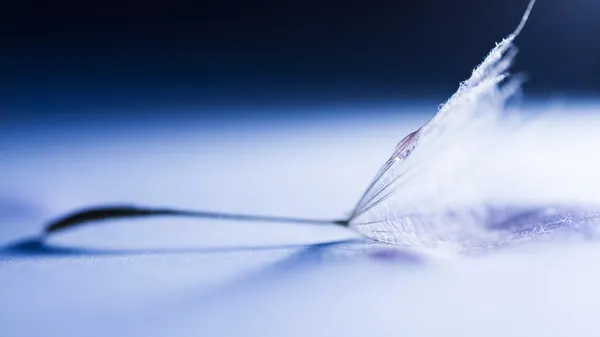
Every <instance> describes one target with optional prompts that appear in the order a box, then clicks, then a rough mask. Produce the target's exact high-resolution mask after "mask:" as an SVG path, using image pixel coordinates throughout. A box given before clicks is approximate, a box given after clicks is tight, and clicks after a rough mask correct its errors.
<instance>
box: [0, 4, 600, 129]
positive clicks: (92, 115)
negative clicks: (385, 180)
mask: <svg viewBox="0 0 600 337" xmlns="http://www.w3.org/2000/svg"><path fill="white" fill-rule="evenodd" d="M527 2H528V1H527V0H503V1H479V0H456V1H445V0H422V1H405V0H370V1H361V0H345V1H337V0H323V1H290V0H278V1H268V0H265V1H242V0H229V1H192V0H172V1H158V0H146V1H138V0H129V1H112V0H106V1H70V0H67V1H65V0H62V1H53V2H42V1H31V0H23V1H5V2H2V4H1V5H0V45H1V46H2V48H1V51H0V109H1V110H0V111H1V117H0V118H1V122H0V125H1V124H4V125H8V122H11V121H12V122H15V121H21V122H23V121H25V122H27V123H36V122H40V123H48V122H49V121H56V120H57V119H60V120H62V121H65V120H81V121H90V120H102V121H105V122H106V121H111V120H112V121H115V122H116V121H120V120H125V119H135V120H145V119H149V120H151V119H155V118H156V117H157V116H165V114H167V113H166V112H165V111H166V110H165V109H167V110H168V111H169V112H168V119H177V118H183V117H184V118H186V119H187V118H190V117H191V118H197V117H223V116H227V117H228V118H230V117H243V116H244V115H245V116H246V117H256V116H257V115H259V114H262V115H268V116H273V115H279V116H284V117H285V116H287V115H289V114H293V113H294V111H296V112H295V113H296V114H300V115H302V116H306V117H308V116H310V115H311V112H310V111H311V110H310V109H308V110H307V109H302V110H288V109H281V108H282V107H315V106H319V107H321V106H344V105H346V106H352V105H355V106H356V105H357V104H363V105H364V104H367V105H368V106H373V105H375V106H379V105H381V104H397V103H399V102H400V103H405V102H415V101H428V102H434V103H436V104H437V103H441V102H443V101H444V100H445V99H447V98H448V97H449V95H450V94H452V93H453V92H454V91H455V90H456V88H457V86H458V84H459V82H460V81H462V80H464V79H466V78H467V77H468V76H469V74H470V71H471V70H472V68H473V67H474V66H475V65H477V64H478V63H479V62H480V61H481V60H482V59H483V57H484V56H485V55H486V54H487V52H488V51H489V50H490V49H491V48H492V47H493V46H494V42H498V41H500V40H501V39H502V38H503V37H504V36H506V35H507V34H509V33H510V32H511V31H512V30H513V29H514V28H515V27H516V25H517V24H518V22H519V19H520V17H521V15H522V14H523V12H524V10H525V7H526V6H527ZM599 11H600V4H598V2H597V1H595V0H572V1H568V2H567V1H558V0H540V1H539V3H538V4H537V5H536V8H535V10H534V15H532V17H531V19H530V21H529V23H528V25H527V27H526V29H525V30H524V31H523V33H522V35H521V36H520V37H519V39H518V41H517V45H518V47H519V48H520V51H521V52H520V54H519V56H518V58H517V64H516V65H515V71H517V72H521V71H524V73H525V74H526V75H527V76H528V77H529V78H530V79H531V80H530V81H529V82H528V83H527V84H526V87H525V90H526V92H527V94H528V95H529V96H530V97H534V98H539V99H546V98H551V97H559V98H564V97H571V98H575V99H582V98H586V99H588V98H594V97H596V96H597V95H598V93H599V92H600V65H599V62H598V60H600V44H599V43H596V39H595V37H596V36H598V34H599V33H600V21H598V20H597V15H598V12H599ZM434 106H435V105H434ZM434 106H433V107H434ZM272 107H275V109H271V108H272ZM255 108H260V109H255ZM299 111H301V113H299ZM352 112H355V111H353V110H352V109H349V111H348V113H352ZM363 112H364V111H363ZM323 113H324V112H323V111H319V113H318V114H323ZM338 113H339V112H338ZM369 113H370V114H372V113H373V111H370V112H369ZM230 121H233V120H231V119H230Z"/></svg>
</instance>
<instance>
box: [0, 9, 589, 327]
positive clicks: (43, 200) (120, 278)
mask: <svg viewBox="0 0 600 337" xmlns="http://www.w3.org/2000/svg"><path fill="white" fill-rule="evenodd" d="M526 6H527V1H526V0H495V1H492V0H487V1H482V0H479V1H475V0H467V1H465V0H456V1H445V0H438V1H433V0H431V1H427V0H423V1H402V0H395V1H391V0H390V1H380V0H371V1H368V2H367V1H365V2H359V1H352V0H350V1H335V2H334V1H319V2H317V1H314V2H309V1H295V2H292V1H285V0H281V1H258V0H257V1H246V2H244V1H215V2H212V3H208V2H202V1H177V0H174V1H164V2H157V1H118V2H117V1H101V2H90V1H72V2H71V1H68V2H65V1H54V2H45V3H42V2H41V1H40V2H37V1H26V0H23V1H10V2H8V1H5V2H3V3H2V4H0V35H1V36H0V39H1V40H0V336H2V337H13V336H19V337H21V336H32V337H33V336H36V337H37V336H98V337H104V336H118V335H128V336H138V335H141V336H157V337H158V336H160V337H162V336H169V337H171V336H249V337H250V336H257V337H266V336H273V337H279V336H298V337H300V336H302V337H304V336H345V337H351V336H357V337H362V336H374V335H378V336H410V337H417V336H423V337H429V336H442V335H445V336H474V337H475V336H477V337H479V336H498V337H500V336H502V337H505V336H586V335H590V336H595V335H597V333H596V332H597V312H598V310H597V306H598V303H600V292H598V291H597V288H598V284H599V283H600V273H598V272H597V268H594V266H595V264H596V263H597V261H598V258H599V257H600V250H598V247H596V244H593V243H592V244H583V243H582V242H581V241H577V240H573V242H575V244H571V245H568V244H562V243H563V242H561V243H557V244H555V245H551V244H549V245H542V244H540V245H535V244H532V245H524V246H522V247H521V246H519V247H515V248H514V249H508V250H505V251H498V252H494V253H493V254H489V255H485V256H480V257H477V258H464V257H457V256H455V255H453V254H451V253H448V254H445V253H447V252H444V251H441V252H436V254H437V255H436V254H434V256H429V255H426V254H421V253H420V252H418V251H414V250H410V251H409V250H406V249H405V248H401V247H396V246H389V245H384V244H379V243H374V242H369V241H365V240H363V239H361V237H360V236H359V235H358V234H356V233H355V232H353V231H349V230H345V229H343V228H337V227H333V226H297V225H284V224H261V223H256V224H248V223H239V222H218V221H214V220H210V219H207V220H190V219H173V218H156V219H151V220H149V219H142V220H123V221H115V222H108V223H106V224H104V225H102V226H89V227H85V228H82V229H80V230H74V231H69V232H66V233H61V234H58V235H56V236H53V237H50V238H49V239H48V240H47V241H45V242H46V243H47V245H40V244H39V242H37V241H32V239H35V238H36V237H37V235H39V233H40V231H41V230H42V229H43V227H44V224H45V223H47V221H48V220H49V219H53V218H55V217H58V216H60V215H62V214H64V213H66V212H70V211H72V210H74V209H78V208H80V207H87V206H90V205H97V204H106V203H126V204H130V203H133V204H143V205H150V206H162V207H176V208H194V209H206V210H214V211H223V212H234V213H237V212H239V213H250V214H270V215H275V216H296V217H309V218H324V219H337V218H340V217H344V216H345V215H347V214H348V212H349V211H350V210H351V208H352V206H353V205H354V204H355V203H356V201H357V199H358V198H359V196H360V195H361V193H362V192H363V191H364V188H365V186H366V185H367V184H368V183H369V181H370V180H371V178H372V176H373V174H374V173H375V172H376V170H377V169H378V168H379V166H380V165H381V164H382V163H383V162H384V161H385V160H386V159H387V158H388V156H389V155H390V153H391V152H392V150H393V148H394V146H395V144H396V143H397V142H398V141H399V140H400V139H402V138H403V137H404V136H405V135H406V134H408V133H409V132H412V131H414V130H415V129H416V128H418V127H419V126H421V125H422V124H423V123H424V122H425V121H427V120H428V119H429V118H431V116H432V115H433V114H434V113H435V111H436V108H437V106H438V104H439V103H441V102H443V101H445V100H446V99H447V98H448V97H449V96H450V95H451V94H452V93H454V91H455V90H456V88H457V87H458V84H459V82H460V81H462V80H465V79H466V78H468V77H469V75H470V72H471V70H472V69H473V67H475V66H476V65H477V64H478V63H479V62H481V61H482V60H483V58H484V56H485V55H486V54H487V53H488V52H489V51H490V49H492V47H493V46H494V42H497V41H500V40H501V39H502V37H504V36H506V35H508V34H509V33H510V32H511V31H512V29H514V27H516V25H517V24H518V22H519V20H520V18H521V15H522V13H523V12H524V10H525V8H526ZM598 17H600V3H598V1H597V0H571V1H566V0H539V1H538V3H537V4H536V6H535V8H534V11H533V13H532V16H531V18H530V21H529V23H528V24H527V26H526V27H525V29H524V31H523V33H522V35H521V36H520V37H519V38H518V40H517V42H516V44H517V46H518V47H519V48H520V50H521V52H520V54H519V55H518V56H517V60H516V64H515V71H517V72H520V71H524V72H525V73H526V74H527V75H528V76H529V77H530V78H531V80H530V81H529V82H527V83H526V85H525V93H526V96H525V103H526V106H527V109H529V108H531V109H533V110H537V109H538V108H539V110H542V111H549V112H551V113H549V114H547V115H543V118H540V119H539V120H537V121H536V123H532V124H533V125H532V127H531V128H530V129H527V132H523V133H521V134H520V136H519V137H515V138H512V139H511V140H510V141H507V143H509V146H508V147H507V151H506V152H505V153H504V154H505V155H506V156H505V157H502V156H500V159H498V160H497V162H500V164H502V165H499V166H498V167H495V168H494V170H492V172H491V173H490V174H491V177H492V178H491V179H490V184H491V185H495V186H500V187H503V188H506V189H508V190H509V192H511V193H512V195H513V196H522V195H523V194H526V193H525V192H527V193H530V192H531V193H533V194H535V193H538V194H539V195H542V196H546V193H548V194H551V195H553V196H556V195H557V194H558V195H559V197H563V199H561V200H564V199H565V197H566V198H567V199H568V197H571V196H579V197H588V199H587V200H594V201H595V202H597V203H596V204H598V203H600V199H599V198H598V193H597V191H598V190H599V189H600V179H598V175H597V172H598V171H599V170H600V161H598V160H596V159H597V156H596V155H595V153H596V149H597V148H600V137H598V132H597V130H600V119H599V118H598V117H599V115H598V111H600V108H599V106H598V103H597V98H598V95H599V94H600V82H599V81H600V67H599V65H598V60H600V43H598V41H599V37H600V21H599V20H598ZM557 102H558V103H560V104H555V103H557ZM502 158H504V159H506V160H502ZM490 162H491V164H490V166H494V165H493V164H494V161H490ZM475 164H479V163H475ZM488 164H489V163H488ZM474 166H477V165H474ZM503 174H504V175H503ZM511 174H513V175H512V176H511ZM511 179H512V180H511ZM506 182H508V183H506ZM522 192H523V193H522ZM563 192H568V193H563ZM569 193H570V194H569ZM570 201H572V200H570ZM568 238H569V237H567V239H568ZM573 242H571V243H573Z"/></svg>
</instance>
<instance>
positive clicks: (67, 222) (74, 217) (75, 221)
mask: <svg viewBox="0 0 600 337" xmlns="http://www.w3.org/2000/svg"><path fill="white" fill-rule="evenodd" d="M154 216H174V217H188V218H200V219H216V220H233V221H246V222H247V221H251V222H287V223H296V224H307V225H323V224H333V225H338V226H343V227H346V226H348V223H349V221H348V220H319V219H303V218H288V217H278V216H268V215H248V214H232V213H219V212H207V211H196V210H178V209H170V208H152V207H139V206H99V207H94V208H88V209H83V210H79V211H75V212H73V213H70V214H68V215H66V216H65V217H62V218H59V219H57V220H54V221H52V222H50V223H49V224H48V225H47V226H46V228H45V229H44V234H45V235H50V234H52V233H55V232H58V231H63V230H67V229H71V228H74V227H79V226H82V225H85V224H89V223H92V222H98V221H107V220H116V219H123V218H143V217H154Z"/></svg>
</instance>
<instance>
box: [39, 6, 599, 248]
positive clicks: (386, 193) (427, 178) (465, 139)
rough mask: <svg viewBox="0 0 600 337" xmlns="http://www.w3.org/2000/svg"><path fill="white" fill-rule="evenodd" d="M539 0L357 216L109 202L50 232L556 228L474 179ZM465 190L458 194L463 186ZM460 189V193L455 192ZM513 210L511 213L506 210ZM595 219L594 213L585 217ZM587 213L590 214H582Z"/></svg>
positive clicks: (372, 234) (436, 243) (488, 242)
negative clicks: (489, 201) (475, 185)
mask: <svg viewBox="0 0 600 337" xmlns="http://www.w3.org/2000/svg"><path fill="white" fill-rule="evenodd" d="M535 1H536V0H531V1H530V3H529V5H528V7H527V9H526V11H525V14H524V15H523V17H522V19H521V22H520V23H519V25H518V26H517V28H516V29H515V30H514V32H513V33H511V34H510V35H508V36H507V37H506V38H504V39H503V40H502V41H501V42H500V43H496V45H495V47H494V48H493V49H492V50H491V52H490V53H489V54H488V55H487V57H486V58H485V59H484V60H483V62H482V63H481V64H480V65H479V66H477V67H476V68H475V69H474V70H473V72H472V74H471V77H470V78H469V79H467V80H466V81H464V82H462V83H461V84H460V85H459V88H458V90H457V92H456V93H455V94H454V95H452V96H451V97H450V98H449V99H448V101H446V102H445V103H443V104H441V105H440V106H439V110H438V112H437V114H436V115H434V116H433V118H431V119H430V120H429V122H427V123H426V124H425V125H423V126H422V127H421V128H419V129H418V130H416V131H415V132H413V133H411V134H409V135H407V136H406V137H404V138H403V139H402V141H400V142H399V143H398V145H397V146H396V148H395V149H394V151H393V153H392V155H391V156H390V158H389V159H388V160H387V161H386V162H385V163H384V165H383V166H382V167H381V169H380V170H379V171H378V173H377V174H376V175H375V177H374V179H373V180H372V182H371V183H370V184H369V186H368V187H367V189H366V190H365V192H364V194H363V195H362V196H361V198H360V199H359V201H358V202H357V203H356V205H355V207H354V209H353V210H352V212H351V213H350V214H351V215H350V216H349V217H348V218H347V219H342V220H335V221H331V220H311V219H299V218H283V217H272V216H255V215H243V214H226V213H216V212H205V211H190V210H174V209H155V208H146V207H136V206H109V207H100V208H93V209H87V210H83V211H79V212H76V213H74V214H71V215H68V216H67V217H65V218H61V219H59V220H56V221H54V222H52V223H51V224H49V225H48V227H47V228H46V230H45V235H50V234H52V233H55V232H58V231H61V230H66V229H70V228H73V227H77V226H80V225H83V224H87V223H90V222H93V221H99V220H110V219H116V218H131V217H149V216H187V217H195V218H210V219H221V220H238V221H258V222H289V223H301V224H319V225H321V224H335V225H339V226H343V227H346V228H350V229H353V230H355V231H356V232H358V233H360V234H362V235H364V236H366V237H368V238H371V239H374V240H377V241H382V242H387V243H392V244H399V245H406V246H416V247H440V246H444V247H451V248H456V249H459V250H465V249H480V248H485V247H496V246H501V245H504V244H507V243H509V242H515V241H520V240H527V239H528V238H530V237H532V236H535V235H540V234H545V233H548V232H552V231H553V230H555V229H556V228H559V227H561V226H565V224H566V223H567V222H566V219H567V218H568V217H570V216H571V214H573V212H570V211H566V212H560V211H556V212H547V210H548V209H551V207H546V208H542V209H538V208H534V209H525V210H524V209H520V210H519V211H516V212H515V211H514V210H513V211H512V212H511V211H510V210H507V209H506V208H497V207H496V208H493V207H489V206H488V205H485V204H484V203H483V202H482V201H481V200H480V196H479V195H478V194H477V192H476V189H472V188H471V187H472V186H470V185H469V183H468V182H469V176H468V173H466V172H469V170H468V169H469V168H470V167H472V166H474V165H476V164H477V162H478V161H480V160H484V159H483V156H484V155H485V153H486V152H489V149H490V147H493V145H494V144H497V143H498V142H500V140H501V138H502V137H503V136H505V135H506V134H505V133H504V129H503V128H502V127H501V125H503V122H504V121H506V120H507V119H508V117H509V116H508V113H507V108H506V106H507V102H508V101H509V99H510V98H511V97H513V96H514V95H515V93H517V92H518V91H519V90H520V86H521V81H522V80H521V78H519V77H513V76H510V75H509V74H508V70H509V68H510V66H511V64H512V61H513V59H514V57H515V55H516V48H515V47H514V45H513V42H514V40H515V38H516V37H517V36H518V35H519V33H520V32H521V30H522V29H523V27H524V26H525V23H526V22H527V19H528V17H529V14H530V13H531V10H532V8H533V5H534V4H535ZM459 190H460V193H459ZM457 196H459V197H457ZM507 214H508V215H511V214H512V215H511V216H508V215H507ZM592 218H594V219H596V218H597V217H596V216H594V215H588V216H587V218H586V219H592ZM584 220H585V219H584Z"/></svg>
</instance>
